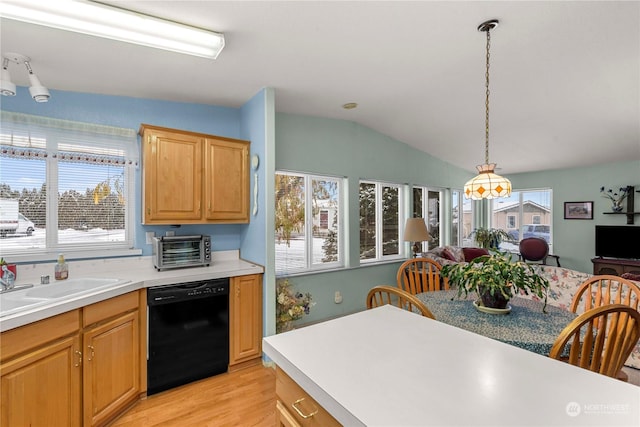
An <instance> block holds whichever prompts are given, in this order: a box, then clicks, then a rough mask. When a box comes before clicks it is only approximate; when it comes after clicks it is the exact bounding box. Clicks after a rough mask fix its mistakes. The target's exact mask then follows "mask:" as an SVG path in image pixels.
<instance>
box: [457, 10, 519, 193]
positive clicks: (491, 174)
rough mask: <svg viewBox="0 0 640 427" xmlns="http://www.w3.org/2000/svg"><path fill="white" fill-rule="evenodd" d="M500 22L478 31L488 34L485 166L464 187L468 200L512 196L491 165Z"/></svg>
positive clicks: (489, 22) (487, 25)
mask: <svg viewBox="0 0 640 427" xmlns="http://www.w3.org/2000/svg"><path fill="white" fill-rule="evenodd" d="M498 23H499V21H498V20H497V19H493V20H491V21H487V22H483V23H482V24H480V25H479V26H478V31H483V32H485V33H487V67H486V73H485V77H486V80H485V81H486V98H485V106H486V113H485V127H484V129H485V143H484V147H485V148H484V164H483V165H479V166H476V169H478V175H477V176H476V177H474V178H472V179H470V180H469V181H467V183H466V184H465V185H464V195H465V197H466V198H467V199H472V200H480V199H494V198H498V197H509V196H510V195H511V181H509V180H508V179H507V178H504V177H502V176H500V175H497V174H496V173H495V168H496V164H495V163H489V47H490V45H491V34H490V33H491V30H492V29H494V28H496V27H497V26H498Z"/></svg>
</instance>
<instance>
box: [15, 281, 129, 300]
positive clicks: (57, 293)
mask: <svg viewBox="0 0 640 427" xmlns="http://www.w3.org/2000/svg"><path fill="white" fill-rule="evenodd" d="M127 282H129V280H121V279H108V278H92V277H85V278H78V279H67V280H65V281H64V282H53V283H51V284H49V285H42V286H36V287H34V288H32V289H29V290H28V291H27V292H26V293H25V294H24V295H25V296H26V297H27V298H47V299H56V298H62V297H66V296H70V295H74V294H79V293H84V292H90V291H94V290H99V289H101V288H104V287H107V286H114V285H119V284H123V283H127Z"/></svg>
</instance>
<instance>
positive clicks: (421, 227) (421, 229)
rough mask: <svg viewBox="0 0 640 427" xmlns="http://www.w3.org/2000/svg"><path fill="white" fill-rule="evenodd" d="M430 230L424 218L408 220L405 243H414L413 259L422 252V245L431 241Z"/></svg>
mask: <svg viewBox="0 0 640 427" xmlns="http://www.w3.org/2000/svg"><path fill="white" fill-rule="evenodd" d="M430 239H431V236H429V230H427V224H426V223H425V222H424V218H408V219H407V223H406V224H405V227H404V241H405V242H413V257H414V258H416V257H417V256H418V252H420V249H421V248H420V243H421V242H425V241H427V240H430Z"/></svg>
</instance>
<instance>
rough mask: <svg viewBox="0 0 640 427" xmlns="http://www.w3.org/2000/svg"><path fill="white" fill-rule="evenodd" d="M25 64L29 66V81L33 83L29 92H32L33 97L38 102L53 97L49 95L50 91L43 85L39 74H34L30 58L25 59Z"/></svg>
mask: <svg viewBox="0 0 640 427" xmlns="http://www.w3.org/2000/svg"><path fill="white" fill-rule="evenodd" d="M24 66H25V67H27V71H28V72H29V82H30V83H31V87H30V88H29V93H30V94H31V97H32V98H33V100H34V101H36V102H47V101H48V100H49V98H50V97H51V95H49V91H48V90H47V88H46V87H44V86H42V83H40V79H38V76H36V75H35V74H33V70H32V69H31V64H29V61H28V60H25V61H24Z"/></svg>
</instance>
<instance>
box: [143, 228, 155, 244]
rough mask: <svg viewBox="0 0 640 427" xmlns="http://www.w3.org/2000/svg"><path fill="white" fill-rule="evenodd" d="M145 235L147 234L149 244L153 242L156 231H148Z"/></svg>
mask: <svg viewBox="0 0 640 427" xmlns="http://www.w3.org/2000/svg"><path fill="white" fill-rule="evenodd" d="M145 235H146V236H147V245H150V244H152V243H153V238H154V237H156V233H155V232H153V231H147V232H146V233H145Z"/></svg>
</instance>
